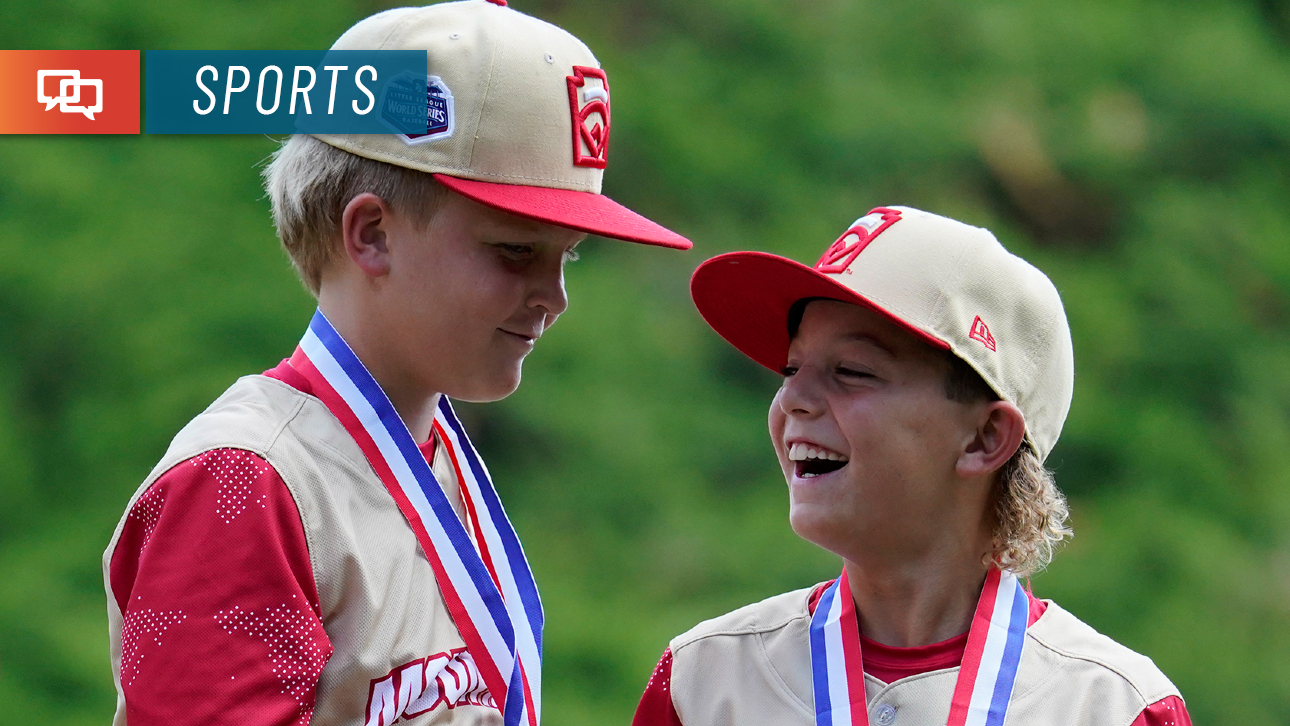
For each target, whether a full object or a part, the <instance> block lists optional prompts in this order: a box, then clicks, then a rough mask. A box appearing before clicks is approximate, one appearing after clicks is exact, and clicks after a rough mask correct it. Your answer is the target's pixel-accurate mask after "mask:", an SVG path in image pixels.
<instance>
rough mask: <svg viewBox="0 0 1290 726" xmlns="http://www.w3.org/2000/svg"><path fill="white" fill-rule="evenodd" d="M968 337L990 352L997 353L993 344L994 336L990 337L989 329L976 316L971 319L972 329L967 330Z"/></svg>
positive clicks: (996, 347) (979, 317) (996, 348)
mask: <svg viewBox="0 0 1290 726" xmlns="http://www.w3.org/2000/svg"><path fill="white" fill-rule="evenodd" d="M968 337H969V338H971V339H972V340H977V341H980V342H981V344H982V345H984V346H985V347H987V348H989V349H990V350H992V351H997V350H998V349H999V347H998V346H997V345H996V344H995V342H994V336H993V335H990V327H989V326H987V325H986V324H985V321H984V320H982V319H981V316H980V315H978V316H976V317H975V318H973V319H972V327H971V328H969V329H968Z"/></svg>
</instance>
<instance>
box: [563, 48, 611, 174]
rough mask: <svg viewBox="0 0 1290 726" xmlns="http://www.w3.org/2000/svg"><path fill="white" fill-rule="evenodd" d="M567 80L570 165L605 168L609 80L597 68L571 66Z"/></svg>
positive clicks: (607, 148)
mask: <svg viewBox="0 0 1290 726" xmlns="http://www.w3.org/2000/svg"><path fill="white" fill-rule="evenodd" d="M567 80H568V81H569V112H570V113H571V114H573V164H574V166H590V167H594V168H596V169H604V168H605V155H606V154H607V153H608V151H609V80H608V79H607V78H605V72H604V71H602V70H600V69H599V68H588V67H586V66H574V67H573V75H572V76H568V78H567Z"/></svg>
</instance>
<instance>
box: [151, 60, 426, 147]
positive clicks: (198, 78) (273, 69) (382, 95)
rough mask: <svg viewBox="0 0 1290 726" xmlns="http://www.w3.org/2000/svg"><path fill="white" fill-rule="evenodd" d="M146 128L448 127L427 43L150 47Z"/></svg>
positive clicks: (416, 132)
mask: <svg viewBox="0 0 1290 726" xmlns="http://www.w3.org/2000/svg"><path fill="white" fill-rule="evenodd" d="M144 57H145V67H146V69H147V85H146V91H147V95H146V99H147V100H146V103H145V120H144V123H145V129H146V133H149V134H290V133H342V134H391V133H393V134H404V135H407V136H409V137H410V138H418V137H424V136H427V135H438V136H446V135H449V134H451V132H452V129H451V127H452V92H451V91H450V90H449V89H448V88H447V86H446V85H444V83H443V82H442V81H441V80H439V79H438V78H435V77H431V78H427V76H426V54H425V52H424V51H385V50H336V51H321V50H318V51H313V50H245V51H244V50H150V51H147V52H146V53H145V54H144Z"/></svg>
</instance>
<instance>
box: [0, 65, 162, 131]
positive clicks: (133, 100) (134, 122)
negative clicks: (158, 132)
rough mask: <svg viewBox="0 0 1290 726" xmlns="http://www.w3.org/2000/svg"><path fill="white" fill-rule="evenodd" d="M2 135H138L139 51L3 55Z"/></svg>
mask: <svg viewBox="0 0 1290 726" xmlns="http://www.w3.org/2000/svg"><path fill="white" fill-rule="evenodd" d="M0 133H5V134H137V133H139V51H137V50H0Z"/></svg>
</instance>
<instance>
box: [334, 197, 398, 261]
mask: <svg viewBox="0 0 1290 726" xmlns="http://www.w3.org/2000/svg"><path fill="white" fill-rule="evenodd" d="M390 220H391V215H390V207H389V205H388V204H386V203H385V200H384V199H381V198H380V197H378V196H376V195H375V194H371V193H369V192H364V193H362V194H359V195H358V196H356V197H354V198H353V199H351V200H349V204H346V205H345V211H344V212H343V213H342V214H341V220H340V231H341V237H342V238H343V244H344V246H345V255H346V256H347V257H349V259H350V260H352V261H353V262H354V264H355V265H357V266H358V268H359V269H360V270H362V271H363V273H364V274H365V275H367V276H368V277H384V276H385V275H388V274H389V273H390V250H389V245H388V244H387V243H388V237H387V232H388V230H389V226H390Z"/></svg>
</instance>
